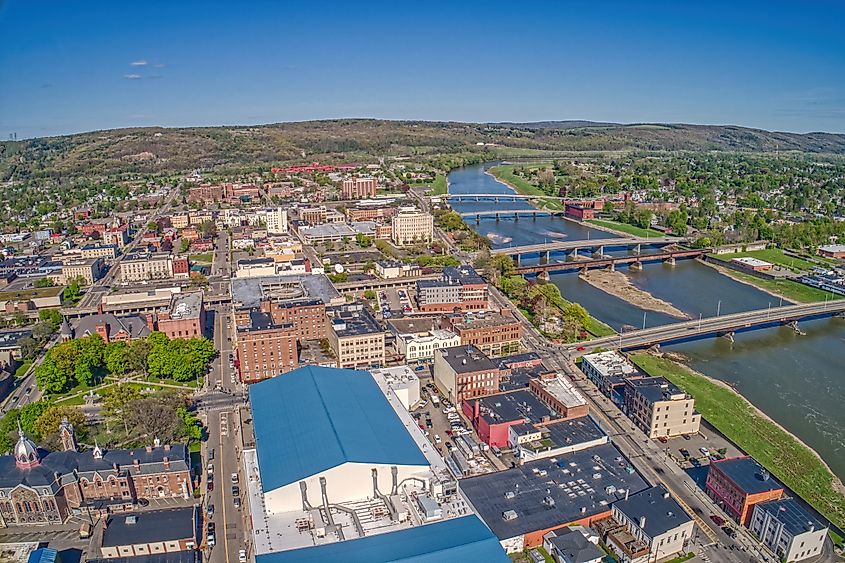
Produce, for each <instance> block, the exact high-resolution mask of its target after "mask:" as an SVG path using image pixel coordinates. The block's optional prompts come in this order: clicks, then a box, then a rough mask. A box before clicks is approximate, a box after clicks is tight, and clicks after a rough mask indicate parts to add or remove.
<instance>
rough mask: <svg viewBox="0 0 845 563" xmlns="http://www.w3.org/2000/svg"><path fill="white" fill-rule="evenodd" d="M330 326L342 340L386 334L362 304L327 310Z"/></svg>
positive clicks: (340, 306)
mask: <svg viewBox="0 0 845 563" xmlns="http://www.w3.org/2000/svg"><path fill="white" fill-rule="evenodd" d="M326 313H327V314H328V315H329V319H330V321H331V322H330V326H331V327H332V330H333V331H334V332H335V334H337V335H338V337H340V338H344V337H347V336H362V335H365V334H377V333H384V329H383V328H382V326H381V324H379V322H378V321H377V320H376V318H375V317H374V316H373V315H372V313H370V311H369V310H367V308H366V307H364V306H363V305H361V304H352V305H339V306H337V307H329V308H327V309H326Z"/></svg>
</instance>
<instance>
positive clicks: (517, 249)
mask: <svg viewBox="0 0 845 563" xmlns="http://www.w3.org/2000/svg"><path fill="white" fill-rule="evenodd" d="M686 240H687V239H685V238H681V237H654V238H650V237H624V238H623V237H619V238H607V239H592V240H590V239H585V240H564V241H552V242H544V243H539V244H526V245H522V246H502V247H499V248H493V249H491V250H490V255H491V256H496V255H497V254H507V255H510V256H515V255H517V254H527V253H531V252H550V251H556V250H575V249H576V248H579V249H580V248H598V247H600V246H634V245H637V244H645V245H650V244H659V245H666V244H672V243H676V242H685V241H686Z"/></svg>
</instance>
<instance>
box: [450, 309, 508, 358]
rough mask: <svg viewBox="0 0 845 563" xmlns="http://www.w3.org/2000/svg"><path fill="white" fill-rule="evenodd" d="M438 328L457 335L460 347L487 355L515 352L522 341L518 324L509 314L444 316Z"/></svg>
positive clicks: (486, 313) (457, 314)
mask: <svg viewBox="0 0 845 563" xmlns="http://www.w3.org/2000/svg"><path fill="white" fill-rule="evenodd" d="M506 311H507V310H506ZM440 328H444V329H446V330H450V331H452V332H454V333H455V334H457V335H458V336H459V337H460V338H461V345H468V344H469V345H472V346H476V347H477V348H478V349H479V350H481V351H482V352H484V353H485V354H487V355H488V356H501V355H505V354H513V353H516V352H519V348H520V341H521V340H522V323H520V322H519V321H518V320H516V319H515V318H514V317H513V315H511V314H510V312H507V313H506V314H501V313H494V312H481V313H453V314H450V315H444V316H443V317H442V319H441V321H440Z"/></svg>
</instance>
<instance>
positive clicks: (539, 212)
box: [460, 209, 564, 223]
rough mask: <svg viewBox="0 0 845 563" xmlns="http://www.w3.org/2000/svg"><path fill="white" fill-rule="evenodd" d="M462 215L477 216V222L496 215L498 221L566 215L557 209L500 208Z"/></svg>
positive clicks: (465, 216)
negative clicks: (504, 218) (503, 218)
mask: <svg viewBox="0 0 845 563" xmlns="http://www.w3.org/2000/svg"><path fill="white" fill-rule="evenodd" d="M460 215H461V217H463V218H464V219H470V218H472V217H475V222H476V223H479V222H480V221H481V219H482V217H495V218H496V221H498V220H499V219H501V218H502V217H513V218H514V219H515V220H518V219H519V217H520V216H523V217H533V218H535V219H536V218H537V217H538V216H540V217H542V216H546V215H548V216H553V215H564V212H563V211H561V210H557V209H500V210H497V211H466V212H464V213H461V214H460Z"/></svg>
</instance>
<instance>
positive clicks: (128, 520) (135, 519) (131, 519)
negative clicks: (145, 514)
mask: <svg viewBox="0 0 845 563" xmlns="http://www.w3.org/2000/svg"><path fill="white" fill-rule="evenodd" d="M126 523H127V524H137V523H138V517H137V516H135V515H132V516H127V517H126Z"/></svg>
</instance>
